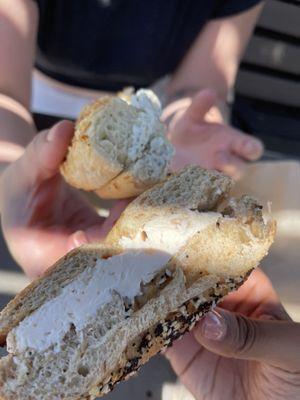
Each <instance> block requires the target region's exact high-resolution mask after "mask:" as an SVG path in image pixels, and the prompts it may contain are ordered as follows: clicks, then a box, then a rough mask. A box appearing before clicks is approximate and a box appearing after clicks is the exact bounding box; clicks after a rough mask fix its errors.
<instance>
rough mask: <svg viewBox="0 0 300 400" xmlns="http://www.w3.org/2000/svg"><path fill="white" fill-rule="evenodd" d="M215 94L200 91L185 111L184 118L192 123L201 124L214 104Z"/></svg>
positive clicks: (208, 90)
mask: <svg viewBox="0 0 300 400" xmlns="http://www.w3.org/2000/svg"><path fill="white" fill-rule="evenodd" d="M215 101H216V93H215V92H214V91H213V90H211V89H204V90H201V91H200V92H199V93H197V94H196V95H195V97H194V98H193V100H192V103H191V105H190V106H189V108H188V109H187V110H186V116H188V117H189V118H190V119H192V120H193V121H194V122H196V123H197V122H202V121H203V119H204V117H205V114H206V113H207V112H208V111H209V110H210V109H211V107H212V106H213V105H214V104H215Z"/></svg>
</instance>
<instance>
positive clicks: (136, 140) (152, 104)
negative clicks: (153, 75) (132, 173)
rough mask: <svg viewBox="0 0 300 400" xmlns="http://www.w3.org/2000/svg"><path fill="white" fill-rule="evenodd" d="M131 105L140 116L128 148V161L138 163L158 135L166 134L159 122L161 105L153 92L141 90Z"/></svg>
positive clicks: (133, 96)
mask: <svg viewBox="0 0 300 400" xmlns="http://www.w3.org/2000/svg"><path fill="white" fill-rule="evenodd" d="M131 105H132V106H134V107H135V108H137V109H138V111H139V112H138V116H137V118H136V119H135V121H134V123H133V126H132V135H131V137H130V144H129V148H128V160H129V161H130V162H133V161H136V160H137V159H139V158H141V157H142V156H143V155H144V154H143V152H144V150H145V147H146V146H147V144H148V143H150V141H151V139H153V138H154V137H155V136H156V135H157V134H159V133H161V134H164V126H163V124H162V123H161V122H160V121H159V118H160V115H161V105H160V102H159V99H158V98H157V97H156V95H155V94H154V93H153V92H152V91H151V90H145V89H141V90H138V91H137V92H136V93H135V94H133V95H132V96H131Z"/></svg>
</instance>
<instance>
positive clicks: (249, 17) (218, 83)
mask: <svg viewBox="0 0 300 400" xmlns="http://www.w3.org/2000/svg"><path fill="white" fill-rule="evenodd" d="M261 9H262V4H259V5H257V6H255V7H253V8H252V9H250V10H248V11H246V12H243V13H241V14H238V15H235V16H232V17H227V18H224V19H217V20H212V21H210V22H208V23H207V25H206V26H205V27H204V28H203V30H202V31H201V32H200V33H199V35H198V37H197V38H196V40H195V42H194V43H193V45H192V46H191V48H190V50H189V51H188V52H187V54H186V56H185V57H184V59H183V60H182V62H181V64H180V65H179V66H178V68H177V70H176V71H175V73H174V74H173V76H172V77H171V79H170V82H169V84H168V86H167V89H166V92H167V99H168V101H167V102H168V104H170V102H173V101H174V99H176V98H177V99H178V98H179V97H180V95H181V97H185V98H186V97H189V96H193V95H194V94H195V93H196V92H197V91H199V90H201V89H204V88H209V89H213V90H214V92H215V93H216V97H217V98H216V103H215V109H216V112H217V114H221V115H222V118H223V119H224V120H225V121H226V120H227V119H228V117H229V108H228V103H229V102H230V101H231V97H232V96H231V94H232V92H233V88H234V84H235V79H236V75H237V71H238V67H239V64H240V60H241V58H242V55H243V53H244V51H245V48H246V46H247V43H248V41H249V38H250V36H251V33H252V30H253V28H254V25H255V21H256V19H257V17H258V15H259V13H260V11H261ZM218 118H219V117H218ZM216 122H222V121H216Z"/></svg>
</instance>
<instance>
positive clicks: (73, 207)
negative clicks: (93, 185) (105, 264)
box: [0, 121, 126, 278]
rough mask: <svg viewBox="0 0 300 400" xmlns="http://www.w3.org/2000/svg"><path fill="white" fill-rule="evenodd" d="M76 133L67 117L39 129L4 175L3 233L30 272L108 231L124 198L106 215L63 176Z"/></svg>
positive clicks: (1, 195)
mask: <svg viewBox="0 0 300 400" xmlns="http://www.w3.org/2000/svg"><path fill="white" fill-rule="evenodd" d="M73 133H74V125H73V123H71V122H69V121H62V122H60V123H58V124H57V125H55V126H54V127H53V128H52V129H50V130H49V131H43V132H41V133H39V134H38V135H37V136H36V137H35V138H34V140H33V141H32V142H31V143H30V144H29V145H28V147H27V148H26V150H25V152H24V154H23V156H22V157H20V158H19V159H18V160H17V161H16V162H14V163H12V164H11V165H10V166H9V167H8V168H7V169H6V170H5V172H4V173H3V175H2V176H1V187H0V204H1V213H2V215H1V217H2V218H1V219H2V229H3V232H4V237H5V239H6V241H7V245H8V247H9V250H10V252H11V254H12V256H13V257H14V258H15V260H16V261H17V262H18V263H19V264H20V265H21V267H23V268H24V270H25V272H26V273H27V274H28V275H29V276H30V277H31V278H34V277H36V276H38V275H40V274H41V273H42V272H43V271H44V270H45V269H47V268H48V267H49V266H50V265H52V264H53V263H54V262H55V261H56V260H57V259H58V258H59V257H61V256H63V255H64V254H65V253H67V252H68V251H69V250H71V249H72V248H74V247H76V246H79V245H81V244H83V243H87V242H91V241H98V240H101V239H102V238H103V237H105V235H106V233H107V232H108V231H109V229H110V227H111V226H112V224H113V222H114V220H115V219H116V218H117V216H118V215H119V214H120V212H121V211H122V209H123V208H124V205H125V204H126V203H125V202H119V203H117V205H116V207H115V208H114V210H113V211H112V212H111V214H110V217H109V218H108V219H107V220H104V219H103V218H100V217H99V216H98V214H97V213H96V211H95V210H94V209H93V208H92V207H91V206H90V205H89V203H88V202H87V201H86V199H85V198H84V197H83V196H82V195H81V193H80V192H79V191H78V190H76V189H73V188H71V187H70V186H69V185H67V184H66V183H65V181H64V180H63V179H62V177H61V176H60V174H59V166H60V164H61V162H62V161H63V159H64V157H65V155H66V152H67V149H68V145H69V143H70V140H71V138H72V136H73Z"/></svg>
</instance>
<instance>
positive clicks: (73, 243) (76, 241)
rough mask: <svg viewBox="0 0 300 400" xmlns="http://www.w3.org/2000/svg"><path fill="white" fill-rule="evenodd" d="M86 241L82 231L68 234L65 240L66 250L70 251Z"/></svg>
mask: <svg viewBox="0 0 300 400" xmlns="http://www.w3.org/2000/svg"><path fill="white" fill-rule="evenodd" d="M86 243H88V238H87V236H86V234H85V232H84V231H81V230H79V231H76V232H74V233H72V235H70V237H69V238H68V242H67V251H68V252H69V251H71V250H73V249H75V248H76V247H79V246H81V245H82V244H86Z"/></svg>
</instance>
